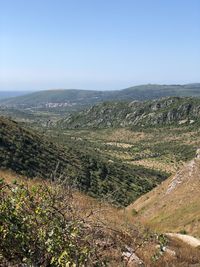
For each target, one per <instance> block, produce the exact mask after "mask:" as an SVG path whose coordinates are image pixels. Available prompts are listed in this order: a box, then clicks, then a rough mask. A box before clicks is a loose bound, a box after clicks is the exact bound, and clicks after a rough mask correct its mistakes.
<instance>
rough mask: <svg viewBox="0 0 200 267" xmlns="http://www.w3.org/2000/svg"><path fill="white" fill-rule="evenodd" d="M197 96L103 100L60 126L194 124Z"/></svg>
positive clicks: (198, 108) (199, 104)
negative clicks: (150, 99)
mask: <svg viewBox="0 0 200 267" xmlns="http://www.w3.org/2000/svg"><path fill="white" fill-rule="evenodd" d="M199 115H200V99H197V98H180V97H169V98H163V99H160V100H153V101H144V102H139V101H133V102H130V103H128V102H106V103H102V104H98V105H95V106H93V107H91V108H89V109H87V110H85V111H81V112H78V113H75V114H72V115H70V116H68V117H67V118H65V119H62V120H61V121H59V122H58V125H59V126H60V127H62V128H71V129H73V128H109V127H133V126H156V125H171V124H175V125H185V124H193V123H197V122H198V121H200V120H199Z"/></svg>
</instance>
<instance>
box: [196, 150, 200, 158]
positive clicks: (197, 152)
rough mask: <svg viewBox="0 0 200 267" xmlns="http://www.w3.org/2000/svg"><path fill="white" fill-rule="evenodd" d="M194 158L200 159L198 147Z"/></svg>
mask: <svg viewBox="0 0 200 267" xmlns="http://www.w3.org/2000/svg"><path fill="white" fill-rule="evenodd" d="M196 158H197V159H200V148H198V149H197V151H196Z"/></svg>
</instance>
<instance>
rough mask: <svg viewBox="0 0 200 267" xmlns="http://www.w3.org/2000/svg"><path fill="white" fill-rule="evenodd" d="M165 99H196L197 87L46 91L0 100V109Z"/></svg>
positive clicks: (77, 106)
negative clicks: (177, 97)
mask: <svg viewBox="0 0 200 267" xmlns="http://www.w3.org/2000/svg"><path fill="white" fill-rule="evenodd" d="M166 96H184V97H186V96H195V97H198V96H200V84H199V83H196V84H186V85H157V84H148V85H140V86H133V87H130V88H127V89H123V90H115V91H95V90H75V89H71V90H65V89H62V90H61V89H60V90H46V91H38V92H35V93H31V94H27V95H24V96H19V97H14V98H10V99H7V100H1V105H3V106H7V107H18V108H30V107H31V108H33V107H34V108H43V109H44V108H45V109H49V108H50V109H55V108H56V109H64V110H65V111H72V110H78V109H83V108H84V107H86V106H90V105H94V104H96V103H99V102H104V101H113V100H114V101H119V100H128V101H131V100H149V99H155V98H161V97H166Z"/></svg>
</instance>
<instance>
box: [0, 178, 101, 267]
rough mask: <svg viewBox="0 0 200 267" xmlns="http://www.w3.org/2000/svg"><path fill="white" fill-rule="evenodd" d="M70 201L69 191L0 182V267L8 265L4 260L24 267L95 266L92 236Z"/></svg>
mask: <svg viewBox="0 0 200 267" xmlns="http://www.w3.org/2000/svg"><path fill="white" fill-rule="evenodd" d="M72 202H73V201H72V194H71V193H70V191H69V190H68V191H67V188H65V190H63V188H62V187H61V186H58V185H56V186H55V185H53V186H49V185H48V186H47V185H45V184H44V185H41V184H40V185H34V186H31V187H28V186H27V185H25V184H18V183H16V181H15V182H14V183H13V184H12V185H8V184H6V183H4V182H3V181H2V180H1V184H0V255H1V256H2V261H3V260H4V263H2V264H3V265H1V259H0V265H1V266H7V265H6V263H5V260H6V262H9V263H12V264H22V263H24V264H26V265H27V266H59V267H60V266H61V267H64V266H65V267H66V266H91V265H92V266H97V265H95V264H94V263H95V262H96V261H97V256H96V255H97V253H96V248H95V246H93V240H95V238H94V236H93V235H95V233H91V229H90V227H88V226H87V224H86V223H85V222H84V220H83V219H82V218H81V217H80V216H79V215H78V214H77V213H76V211H75V209H73V205H72ZM17 266H18V265H17ZM19 266H21V265H19ZM98 266H101V265H98Z"/></svg>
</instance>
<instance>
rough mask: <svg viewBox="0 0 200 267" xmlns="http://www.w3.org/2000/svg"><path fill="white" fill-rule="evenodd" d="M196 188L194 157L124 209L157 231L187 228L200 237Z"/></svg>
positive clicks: (198, 175)
mask: <svg viewBox="0 0 200 267" xmlns="http://www.w3.org/2000/svg"><path fill="white" fill-rule="evenodd" d="M199 190H200V159H199V158H195V159H193V160H192V161H190V162H188V163H186V164H185V165H184V167H183V168H181V169H180V170H179V171H178V172H177V173H176V174H175V175H174V176H172V177H170V178H168V179H167V180H166V181H164V182H163V183H162V184H160V185H159V186H158V187H156V188H155V189H153V190H152V191H151V192H149V193H147V194H145V195H143V196H142V197H140V198H139V199H138V200H136V201H135V202H134V203H133V204H131V205H130V206H129V207H128V208H127V210H128V211H129V212H131V213H132V214H134V217H135V220H140V221H142V222H143V223H145V224H146V225H148V226H150V227H152V228H154V229H156V230H158V231H162V232H182V233H187V232H188V233H190V234H192V235H195V236H198V237H199V236H200V223H199V222H200V213H199V210H200V202H199V193H200V191H199Z"/></svg>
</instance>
